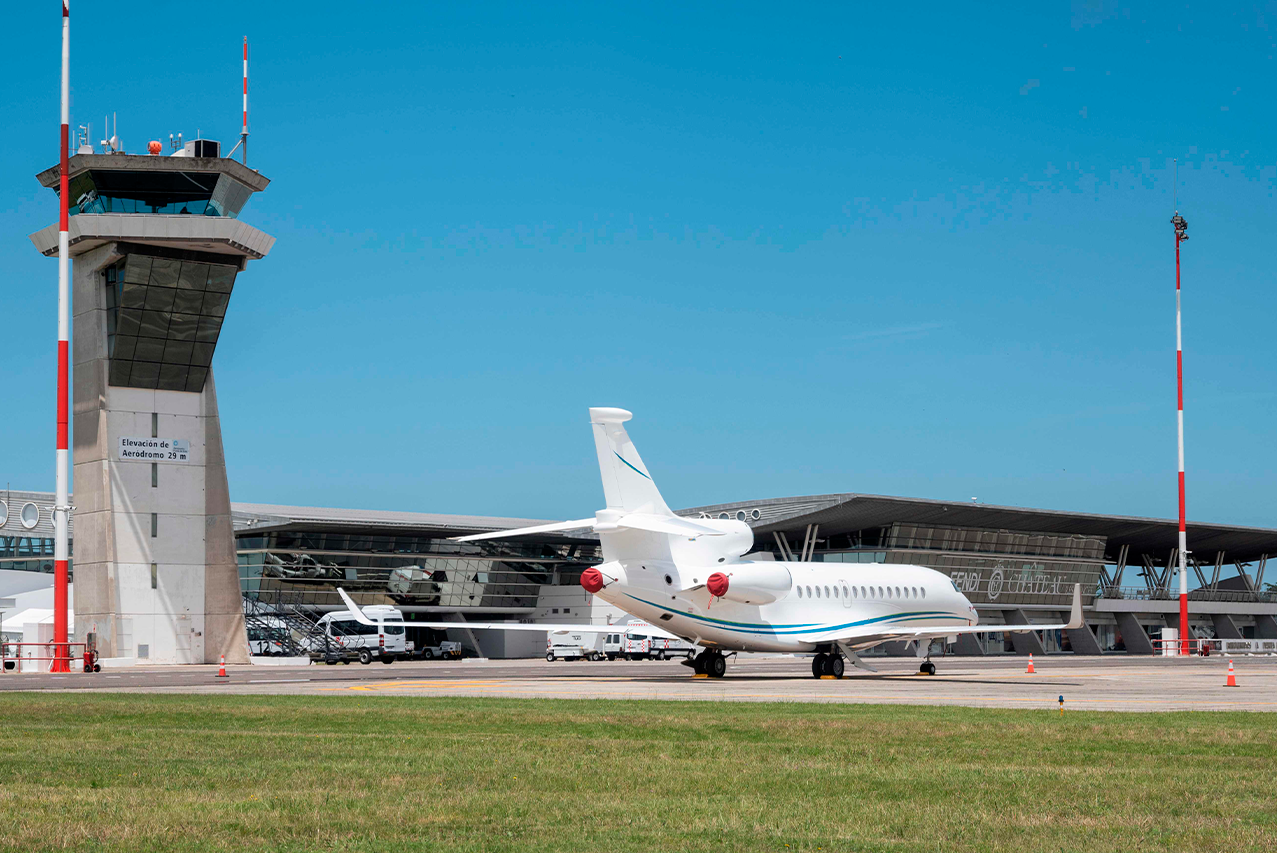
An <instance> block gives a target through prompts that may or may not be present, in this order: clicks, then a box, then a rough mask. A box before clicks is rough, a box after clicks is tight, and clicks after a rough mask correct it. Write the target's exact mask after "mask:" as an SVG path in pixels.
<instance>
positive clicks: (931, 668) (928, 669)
mask: <svg viewBox="0 0 1277 853" xmlns="http://www.w3.org/2000/svg"><path fill="white" fill-rule="evenodd" d="M918 674H919V675H935V674H936V665H935V664H934V663H932V662H931V659H930V658H927V659H926V660H924V661H923V662H922V663H921V664H919V665H918Z"/></svg>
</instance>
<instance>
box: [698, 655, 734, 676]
mask: <svg viewBox="0 0 1277 853" xmlns="http://www.w3.org/2000/svg"><path fill="white" fill-rule="evenodd" d="M692 669H693V670H694V671H695V672H696V674H697V675H708V676H709V677H710V678H722V677H723V675H724V674H726V672H727V658H725V657H723V653H722V652H720V651H715V650H711V649H706V650H705V651H703V652H701V653H700V654H698V655H697V656H696V657H694V658H692Z"/></svg>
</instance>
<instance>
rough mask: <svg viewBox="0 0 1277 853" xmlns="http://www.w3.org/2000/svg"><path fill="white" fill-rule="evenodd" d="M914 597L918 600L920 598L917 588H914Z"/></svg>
mask: <svg viewBox="0 0 1277 853" xmlns="http://www.w3.org/2000/svg"><path fill="white" fill-rule="evenodd" d="M913 597H914V598H917V597H918V588H917V587H914V588H913Z"/></svg>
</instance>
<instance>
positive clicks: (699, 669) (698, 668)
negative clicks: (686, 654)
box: [692, 652, 709, 675]
mask: <svg viewBox="0 0 1277 853" xmlns="http://www.w3.org/2000/svg"><path fill="white" fill-rule="evenodd" d="M708 654H709V653H708V652H701V653H700V654H699V655H697V656H696V657H694V658H692V671H693V672H695V673H696V674H697V675H705V674H706V673H705V657H706V655H708Z"/></svg>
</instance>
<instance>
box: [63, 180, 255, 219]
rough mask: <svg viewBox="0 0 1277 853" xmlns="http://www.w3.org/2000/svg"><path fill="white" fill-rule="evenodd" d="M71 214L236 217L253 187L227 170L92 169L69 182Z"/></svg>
mask: <svg viewBox="0 0 1277 853" xmlns="http://www.w3.org/2000/svg"><path fill="white" fill-rule="evenodd" d="M68 190H69V195H70V202H69V211H70V215H71V216H75V215H77V214H80V213H163V214H170V215H177V216H224V217H227V218H230V219H234V218H235V217H237V216H239V212H240V211H241V210H242V209H243V208H244V204H245V203H246V202H247V201H248V197H249V196H250V195H252V190H250V189H249V188H248V187H246V186H244V185H243V184H241V183H240V182H239V181H237V180H235V179H234V178H232V177H230V176H229V175H223V174H217V173H213V172H187V171H181V172H170V171H167V170H166V171H146V170H140V169H139V170H124V169H91V170H89V171H85V172H80V173H79V174H78V175H73V176H72V177H71V179H70V182H69V183H68Z"/></svg>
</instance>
